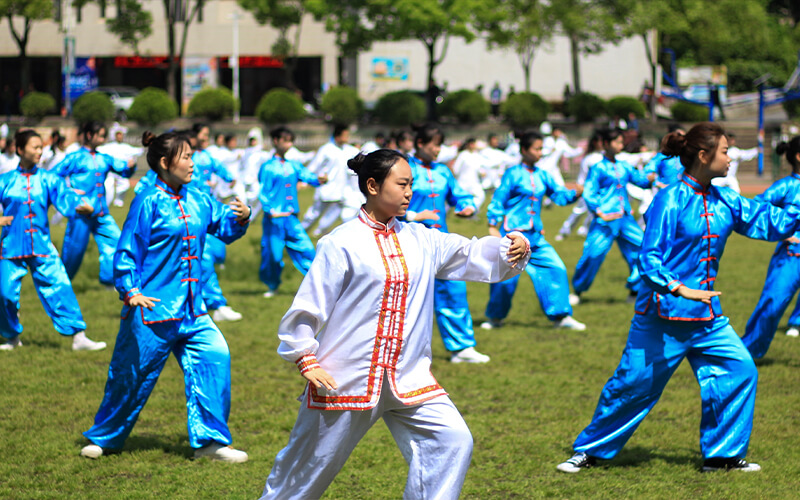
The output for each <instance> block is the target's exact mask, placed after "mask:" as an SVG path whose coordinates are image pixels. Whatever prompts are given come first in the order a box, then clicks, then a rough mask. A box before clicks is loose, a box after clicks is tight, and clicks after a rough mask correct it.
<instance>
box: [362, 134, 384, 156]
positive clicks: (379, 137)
mask: <svg viewBox="0 0 800 500" xmlns="http://www.w3.org/2000/svg"><path fill="white" fill-rule="evenodd" d="M384 147H386V136H385V135H383V132H377V133H376V134H375V137H373V138H372V140H370V141H367V142H365V143H364V145H363V146H361V152H362V153H364V154H365V155H368V154H370V153H372V152H373V151H377V150H379V149H381V148H384Z"/></svg>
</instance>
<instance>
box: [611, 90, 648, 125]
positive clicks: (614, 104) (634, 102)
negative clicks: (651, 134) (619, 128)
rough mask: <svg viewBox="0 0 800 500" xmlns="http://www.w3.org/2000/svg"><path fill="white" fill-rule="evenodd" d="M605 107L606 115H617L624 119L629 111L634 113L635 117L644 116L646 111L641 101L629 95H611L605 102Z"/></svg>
mask: <svg viewBox="0 0 800 500" xmlns="http://www.w3.org/2000/svg"><path fill="white" fill-rule="evenodd" d="M606 107H607V109H608V116H619V117H620V118H623V119H625V120H627V119H628V115H629V114H630V113H633V114H635V115H636V117H637V118H644V115H645V113H646V111H645V108H644V104H643V103H642V101H640V100H639V99H637V98H635V97H629V96H619V97H612V98H611V99H609V100H608V103H606Z"/></svg>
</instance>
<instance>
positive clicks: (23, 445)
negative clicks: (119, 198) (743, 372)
mask: <svg viewBox="0 0 800 500" xmlns="http://www.w3.org/2000/svg"><path fill="white" fill-rule="evenodd" d="M302 198H303V200H304V201H306V202H307V201H308V199H309V193H308V192H305V193H303V194H302ZM568 210H569V209H568V208H555V209H553V210H546V211H545V212H544V214H543V215H544V221H545V227H546V228H547V232H548V235H549V236H550V240H551V241H552V235H554V234H555V233H556V231H557V229H558V226H559V225H560V223H561V221H563V219H564V217H565V216H566V215H567V213H568ZM114 215H115V217H116V219H117V221H118V223H119V224H120V225H122V222H123V219H124V211H120V210H116V211H115V212H114ZM451 229H452V230H453V231H454V232H459V233H462V234H465V235H478V236H483V235H484V234H485V222H484V221H483V220H481V221H470V220H461V221H453V222H452V227H451ZM53 233H54V239H55V241H56V242H58V244H59V245H60V242H61V238H62V235H63V227H60V228H54V231H53ZM260 237H261V226H260V221H259V222H257V223H256V224H254V225H253V226H251V228H250V232H249V233H248V234H247V235H246V236H245V237H244V238H243V239H242V240H240V241H238V242H236V243H235V244H234V245H232V246H230V247H229V249H228V260H227V263H226V265H225V269H224V270H220V271H219V276H220V282H221V284H222V287H223V290H224V291H225V293H226V296H227V298H228V301H229V304H230V305H231V306H233V307H234V308H235V309H236V310H238V311H240V312H242V313H243V314H244V320H243V321H241V322H238V323H223V324H221V325H220V327H221V329H222V331H223V333H224V334H225V336H226V338H227V340H228V344H229V345H230V350H231V356H232V380H233V401H232V408H231V416H230V426H231V430H232V432H233V437H234V444H235V445H236V446H237V447H240V448H241V449H244V450H246V451H247V452H248V453H249V454H250V461H249V462H248V463H246V464H242V465H227V464H220V463H211V462H208V461H197V462H195V461H193V460H191V459H190V457H191V456H192V450H191V448H190V447H189V444H188V437H187V433H186V423H185V421H186V410H185V398H184V392H183V378H182V374H181V372H180V369H179V367H178V365H177V363H175V362H173V361H170V362H168V364H167V366H166V368H165V370H164V372H163V373H162V375H161V378H160V381H159V383H158V384H157V385H156V388H155V390H154V392H153V394H152V397H151V398H150V400H149V402H148V404H147V406H146V407H145V409H144V411H143V412H142V414H141V418H140V419H139V422H138V423H137V425H136V427H135V428H134V430H133V433H132V435H131V437H130V438H129V439H128V441H127V443H126V445H125V448H124V449H123V451H122V452H121V453H119V454H115V455H110V456H105V457H102V458H101V459H99V460H96V461H92V460H87V459H83V458H81V457H80V456H79V455H78V453H79V451H80V448H81V447H82V446H83V445H84V444H86V441H85V439H84V438H83V437H82V436H81V432H82V431H84V430H86V429H87V428H89V426H90V425H91V423H92V419H93V418H94V414H95V411H96V410H97V407H98V405H99V403H100V400H101V397H102V394H103V386H104V384H105V380H106V373H107V369H108V363H109V360H110V357H111V353H112V348H111V346H112V345H113V342H114V339H115V337H116V334H117V329H118V326H119V319H118V317H119V311H120V305H121V304H120V302H119V301H118V299H117V294H116V292H111V291H107V290H105V289H104V288H103V287H102V286H101V285H100V284H99V283H98V282H97V280H96V276H97V269H98V265H97V251H96V249H95V248H94V246H93V244H92V246H90V250H89V252H88V254H87V256H86V258H85V260H84V264H83V267H82V269H81V271H80V273H79V275H78V276H77V277H76V279H75V282H74V286H75V291H76V293H77V295H78V299H79V301H80V304H81V307H82V310H83V313H84V316H85V317H86V320H87V323H88V325H89V328H88V330H87V333H88V335H89V336H90V337H91V338H92V339H95V340H104V341H106V342H108V343H109V348H108V349H107V350H105V351H102V352H97V353H85V352H81V353H74V352H72V351H71V350H70V348H69V347H70V342H69V339H67V338H63V337H60V336H59V335H58V334H57V333H56V332H55V331H54V330H53V328H52V325H51V323H50V320H49V318H48V317H47V316H46V315H45V313H44V312H43V310H42V308H41V305H40V304H39V300H38V298H37V297H36V293H35V291H34V288H33V286H32V284H31V280H30V278H26V279H25V281H24V283H23V297H22V321H23V324H24V326H25V332H24V334H23V341H24V343H25V345H24V347H22V348H20V349H17V350H15V351H12V352H2V353H0V376H2V380H3V385H2V390H0V416H1V418H0V437H2V441H3V442H2V450H3V451H2V454H0V457H2V459H0V498H3V499H5V498H9V499H29V498H30V499H45V498H98V499H138V498H143V499H144V498H148V499H149V498H170V499H173V498H175V499H182V498H208V499H223V498H232V499H239V498H257V497H258V496H259V494H260V492H261V490H262V488H263V486H264V481H265V479H266V477H267V475H268V473H269V471H270V468H271V466H272V462H273V459H274V458H275V455H276V454H277V453H278V451H279V450H280V449H281V448H282V447H283V446H285V444H286V442H287V439H288V436H289V431H290V430H291V428H292V425H293V424H294V420H295V416H296V412H297V408H298V403H297V401H296V399H295V398H296V397H297V396H298V395H299V394H300V393H301V391H302V389H303V385H304V384H303V380H302V379H301V377H300V376H299V375H298V373H297V369H296V368H295V367H294V366H293V365H292V364H290V363H287V362H285V361H283V360H281V359H280V358H279V357H278V355H277V354H276V352H275V350H276V348H277V345H278V341H277V337H276V327H277V325H278V322H279V320H280V318H281V316H282V315H283V313H284V312H285V311H286V309H287V308H288V306H289V304H290V302H291V300H292V294H293V291H295V290H296V289H297V286H298V284H299V282H300V279H301V276H300V274H299V273H298V272H297V271H296V270H295V269H294V268H293V267H292V266H291V264H289V265H287V267H286V270H285V272H284V277H285V283H284V285H283V286H282V288H281V291H280V293H279V294H278V295H277V296H276V297H274V298H272V299H264V298H262V296H261V294H262V293H263V292H264V291H265V287H264V286H263V285H262V284H261V283H260V282H259V281H258V278H257V269H258V263H259V259H260V244H259V241H260ZM582 244H583V240H582V239H580V238H577V237H573V238H571V239H568V240H567V241H564V242H554V246H555V248H556V250H557V251H558V252H559V254H560V255H561V257H562V258H563V260H564V262H565V263H566V265H567V268H568V270H569V273H570V276H571V275H572V271H573V270H574V268H575V263H576V262H577V260H578V257H579V256H580V253H581V249H582ZM773 248H774V245H773V244H771V243H765V242H756V241H751V240H747V239H745V238H743V237H738V236H733V237H732V238H731V239H730V240H729V243H728V249H727V252H726V255H725V258H724V259H723V260H722V263H721V270H720V273H719V274H720V278H719V280H718V281H717V290H720V291H722V292H723V296H722V303H723V308H724V310H725V311H726V313H727V314H728V315H729V316H730V317H731V321H732V323H733V325H734V327H735V328H736V330H737V331H738V332H739V333H740V334H742V333H743V331H744V325H745V323H746V321H747V319H748V317H749V315H750V313H751V312H752V310H753V307H754V306H755V303H756V301H757V300H758V296H759V294H760V292H761V288H762V286H763V282H764V276H765V273H766V269H767V263H768V260H769V258H770V255H771V253H772V250H773ZM626 276H627V268H626V266H625V264H624V262H623V261H622V259H621V257H620V254H619V252H618V251H617V250H616V249H612V251H611V253H610V254H609V257H608V259H607V261H606V263H605V265H604V267H603V268H602V269H601V271H600V273H599V275H598V279H597V281H596V282H595V285H594V287H593V288H592V290H590V291H589V292H587V293H586V294H585V295H584V297H585V302H584V304H582V305H580V306H578V307H577V308H576V311H575V314H574V315H575V317H576V318H577V319H578V320H580V321H583V322H585V323H586V324H587V325H588V327H589V328H588V330H587V331H586V332H583V333H575V332H564V331H556V330H554V329H553V328H552V327H551V325H550V323H549V322H548V321H547V320H546V318H545V317H544V316H543V315H542V313H541V310H540V308H539V305H538V302H537V300H536V298H535V295H534V293H533V288H532V286H531V284H530V280H528V279H527V278H523V279H522V280H521V282H520V287H519V289H518V291H517V295H516V301H515V304H514V307H513V309H512V311H511V315H510V317H509V318H508V322H507V326H505V327H504V328H502V329H500V330H496V331H492V332H486V331H483V330H480V329H477V330H476V331H477V336H478V349H479V350H480V351H481V352H485V353H487V354H489V355H491V357H492V361H491V362H490V363H489V364H487V365H480V366H475V365H463V364H461V365H452V364H450V363H449V362H448V361H447V359H448V358H447V355H446V352H445V350H444V348H443V346H442V343H441V340H440V339H439V338H438V334H434V341H433V353H434V365H433V371H434V374H435V375H436V376H437V378H438V380H439V381H440V382H441V384H442V385H443V386H444V387H445V388H446V389H447V390H448V391H449V393H450V396H451V398H452V399H453V401H454V402H455V404H456V405H457V406H458V408H459V409H460V411H461V413H462V414H463V415H464V418H465V419H466V421H467V423H468V425H469V427H470V429H471V430H472V433H473V435H474V438H475V451H474V454H473V459H472V467H471V468H470V471H469V474H468V476H467V480H466V484H465V486H464V490H463V492H462V498H471V499H484V498H498V499H512V498H589V497H591V498H615V499H616V498H656V499H660V498H663V499H670V500H674V499H684V498H686V499H689V498H691V499H695V498H714V499H717V498H742V499H745V498H746V499H752V498H797V496H796V495H800V494H799V493H798V484H799V482H798V478H800V438H799V437H798V429H800V390H798V389H799V388H800V372H799V371H798V369H799V368H800V340H798V339H793V338H789V337H786V336H785V335H784V334H783V329H782V330H781V331H779V332H778V334H777V335H776V338H775V341H774V342H773V344H772V348H771V350H770V352H769V354H768V356H767V358H766V359H765V360H764V361H762V362H760V363H759V364H758V365H759V375H760V379H759V388H758V398H757V403H756V417H755V425H754V430H753V436H752V440H751V445H750V452H749V454H748V458H749V459H750V460H751V461H755V462H758V463H760V464H761V465H762V467H763V471H762V472H761V473H757V474H736V473H727V474H726V473H715V474H701V473H699V472H698V471H699V467H700V464H701V463H702V458H701V456H700V452H699V444H698V427H699V422H700V398H699V389H698V387H697V383H696V381H695V379H694V376H693V374H692V372H691V370H690V369H689V367H688V363H684V364H683V365H682V366H681V367H680V368H679V370H678V371H677V373H676V374H675V376H674V377H673V378H672V380H671V381H670V383H669V384H668V386H667V389H666V391H665V393H664V396H663V397H662V399H661V401H660V402H659V404H658V405H656V407H655V408H654V410H653V411H652V413H651V414H650V415H649V417H648V418H647V419H646V420H645V422H644V423H643V424H642V425H641V427H640V428H639V430H638V431H637V432H636V434H634V436H633V438H632V439H631V440H630V441H629V443H628V445H627V446H626V448H625V449H624V450H623V451H622V453H620V455H619V456H618V457H617V458H616V459H615V460H613V461H610V462H606V463H603V464H601V466H599V467H597V468H594V469H590V470H587V471H583V472H581V473H580V474H577V475H566V474H561V473H558V472H556V470H555V465H556V464H557V463H558V462H560V461H562V460H564V459H565V458H567V457H568V456H569V455H570V452H571V444H572V441H573V440H574V438H575V436H576V435H577V434H578V433H579V432H580V430H581V429H582V428H583V427H584V426H585V425H586V424H588V422H589V419H590V417H591V414H592V412H593V410H594V407H595V404H596V402H597V398H598V397H599V395H600V390H601V388H602V386H603V384H604V383H605V381H606V380H607V379H608V377H610V376H611V374H612V373H613V370H614V368H615V367H616V365H617V362H618V361H619V356H620V353H621V351H622V348H623V346H624V343H625V339H626V336H627V332H628V326H629V323H630V320H631V317H632V314H633V309H632V305H630V304H627V303H626V302H625V297H626V290H625V288H624V281H625V278H626ZM487 298H488V285H483V284H470V285H469V302H470V307H471V309H472V314H473V317H474V319H475V322H476V324H479V323H480V322H481V321H482V320H483V319H484V316H483V311H484V307H485V305H486V300H487ZM787 315H788V313H787ZM783 327H785V319H784V321H783V323H782V328H783ZM406 472H407V468H406V464H405V462H404V461H403V458H402V456H401V455H400V452H399V451H398V449H397V447H396V446H395V444H394V442H393V441H392V438H391V435H390V434H389V432H388V431H387V429H386V427H385V426H383V425H382V424H378V425H376V426H375V427H374V428H373V429H372V430H371V431H370V432H369V433H368V434H367V435H366V437H365V438H364V440H363V441H362V442H361V444H360V445H359V446H358V447H357V448H356V450H355V452H354V453H353V455H352V456H351V457H350V460H349V461H348V462H347V464H346V465H345V467H344V469H343V470H342V471H341V473H340V474H339V476H338V477H337V478H336V480H335V481H334V483H333V484H332V486H331V487H330V488H329V490H328V492H327V494H326V498H337V499H338V498H341V499H360V498H364V499H372V498H400V497H402V492H403V487H404V484H405V475H406Z"/></svg>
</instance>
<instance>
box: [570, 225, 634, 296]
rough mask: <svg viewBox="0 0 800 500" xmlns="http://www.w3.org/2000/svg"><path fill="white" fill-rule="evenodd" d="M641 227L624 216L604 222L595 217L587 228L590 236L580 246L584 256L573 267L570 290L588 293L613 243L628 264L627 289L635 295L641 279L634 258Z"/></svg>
mask: <svg viewBox="0 0 800 500" xmlns="http://www.w3.org/2000/svg"><path fill="white" fill-rule="evenodd" d="M643 235H644V233H642V228H640V227H639V225H638V224H637V223H636V221H635V220H634V218H633V217H632V216H631V215H629V214H625V215H624V216H623V217H622V218H620V219H617V220H614V221H611V222H605V221H602V220H601V219H600V217H595V218H594V220H592V224H591V225H590V226H589V234H588V235H587V236H586V242H584V244H583V254H582V255H581V258H580V260H578V265H577V266H576V268H575V274H574V275H573V276H572V288H574V289H575V293H583V292H585V291H586V290H588V289H589V288H590V287H591V286H592V283H593V282H594V278H595V276H597V271H599V270H600V266H601V265H602V264H603V261H604V260H605V258H606V255H607V254H608V251H609V250H611V245H612V244H613V243H614V240H616V242H617V245H618V246H619V250H620V252H622V257H623V258H624V259H625V261H626V262H627V263H628V269H630V273H631V274H630V276H628V282H627V284H626V286H627V287H628V289H629V290H631V291H633V292H637V291H638V290H639V284H640V283H641V277H640V276H639V269H638V267H637V266H636V259H637V257H638V256H639V249H640V248H641V247H642V236H643Z"/></svg>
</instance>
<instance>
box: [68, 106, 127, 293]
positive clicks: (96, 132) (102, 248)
mask: <svg viewBox="0 0 800 500" xmlns="http://www.w3.org/2000/svg"><path fill="white" fill-rule="evenodd" d="M106 133H107V132H106V127H105V125H103V124H102V123H99V122H95V121H92V122H88V123H85V124H84V125H83V126H82V127H81V140H82V141H83V147H81V148H80V149H79V150H77V151H75V152H74V153H70V154H68V155H67V156H66V157H65V158H64V159H63V160H62V161H61V162H60V163H59V164H58V165H56V166H55V169H54V171H55V172H56V173H57V174H58V175H60V176H61V177H64V178H66V179H68V182H69V186H70V187H71V188H72V189H73V190H75V192H76V193H78V194H80V195H83V196H86V197H87V198H88V199H90V200H92V204H93V205H94V212H93V213H91V214H76V215H74V216H73V217H71V218H70V219H69V222H67V229H66V232H65V233H64V243H63V245H62V247H61V260H62V261H63V262H64V267H65V268H66V269H67V275H68V276H69V279H70V280H72V279H73V278H74V277H75V275H76V274H77V273H78V269H80V267H81V262H83V255H84V254H85V253H86V246H87V245H88V244H89V235H90V234H91V235H93V236H94V241H95V243H97V250H98V252H99V253H100V283H102V284H103V285H106V286H108V287H110V286H112V285H113V276H112V275H113V271H112V266H113V261H114V250H115V249H116V248H117V241H118V240H119V226H117V223H116V221H114V218H113V217H112V216H111V214H110V213H109V211H108V203H107V202H106V188H105V181H106V176H107V175H108V173H109V172H114V173H116V174H118V175H120V176H121V177H123V178H129V177H130V176H132V175H133V173H134V172H135V171H136V160H135V159H133V158H132V159H131V160H129V161H128V162H127V163H126V162H125V161H122V160H118V159H116V158H114V157H113V156H110V155H106V154H103V153H100V152H98V151H97V148H98V147H99V146H101V145H102V144H103V143H105V141H106Z"/></svg>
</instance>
